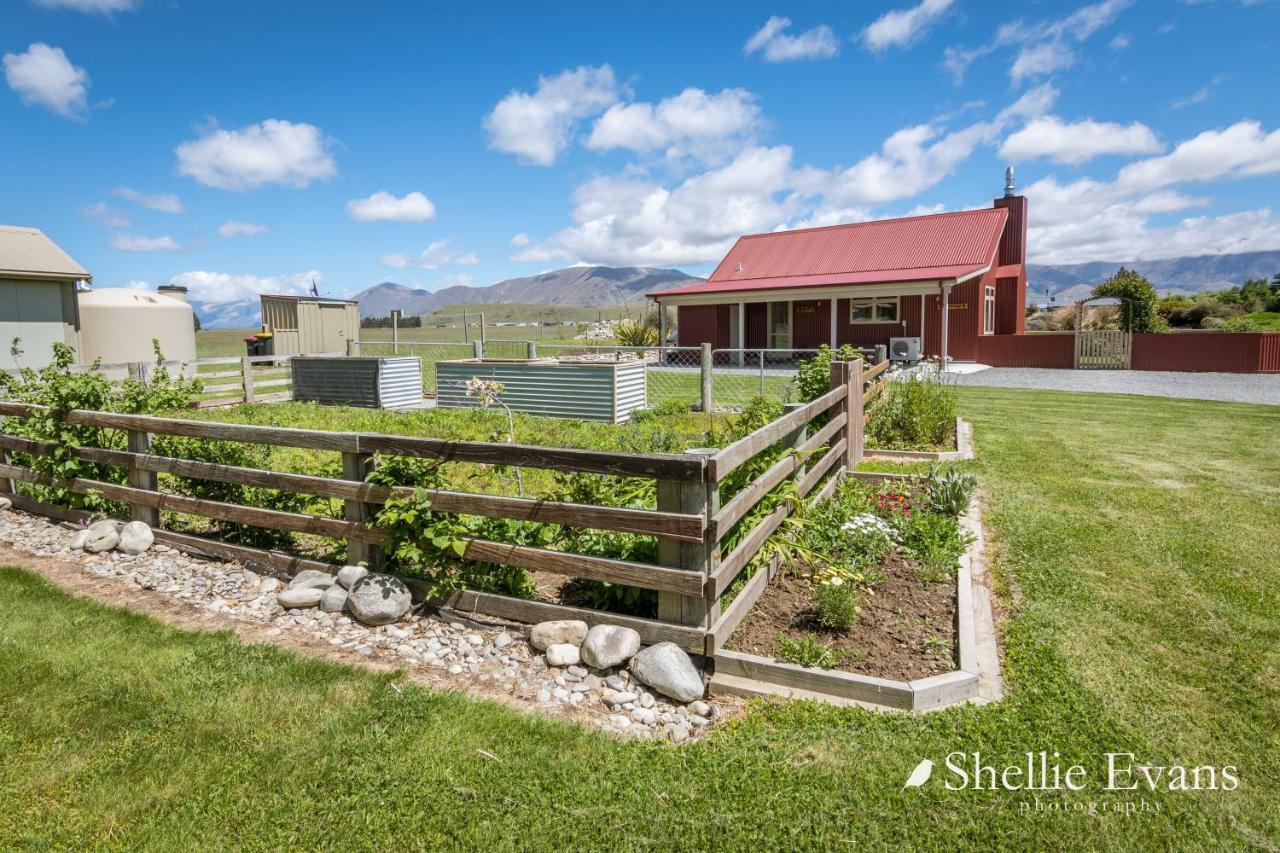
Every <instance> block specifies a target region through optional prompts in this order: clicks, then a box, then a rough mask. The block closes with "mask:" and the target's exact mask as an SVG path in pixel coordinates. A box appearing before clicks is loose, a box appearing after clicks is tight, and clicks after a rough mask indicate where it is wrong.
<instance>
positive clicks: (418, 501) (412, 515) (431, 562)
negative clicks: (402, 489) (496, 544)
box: [373, 489, 468, 595]
mask: <svg viewBox="0 0 1280 853" xmlns="http://www.w3.org/2000/svg"><path fill="white" fill-rule="evenodd" d="M373 523H374V526H376V527H378V528H380V529H381V530H382V531H383V534H384V539H383V542H384V545H383V550H384V553H385V554H386V558H387V567H388V568H389V569H390V570H391V571H393V572H395V573H397V574H402V575H406V576H410V577H416V578H421V579H422V580H425V581H426V582H427V584H428V594H429V595H435V594H439V593H444V592H448V591H450V590H454V589H460V588H462V585H463V582H462V573H461V565H460V558H461V557H462V556H463V555H464V554H465V553H466V552H467V542H466V535H467V532H468V531H467V529H466V527H465V526H464V525H463V524H462V522H461V521H459V519H458V517H457V515H456V514H454V513H445V512H437V511H435V510H434V509H432V507H431V498H430V496H429V495H428V494H427V493H426V491H425V490H423V489H415V490H414V494H413V495H412V496H405V497H393V498H392V499H390V500H388V501H387V503H386V504H385V505H384V506H383V508H382V510H381V511H379V512H378V514H377V515H376V516H375V517H374V520H373Z"/></svg>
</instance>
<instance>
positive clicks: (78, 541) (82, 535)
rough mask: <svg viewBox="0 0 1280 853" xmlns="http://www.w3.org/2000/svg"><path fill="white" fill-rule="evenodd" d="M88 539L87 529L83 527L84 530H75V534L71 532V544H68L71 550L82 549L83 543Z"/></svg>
mask: <svg viewBox="0 0 1280 853" xmlns="http://www.w3.org/2000/svg"><path fill="white" fill-rule="evenodd" d="M88 541H89V529H88V528H85V529H84V530H77V531H76V532H75V534H73V535H72V537H71V546H70V547H71V550H72V551H82V550H84V543H86V542H88Z"/></svg>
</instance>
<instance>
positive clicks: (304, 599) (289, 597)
mask: <svg viewBox="0 0 1280 853" xmlns="http://www.w3.org/2000/svg"><path fill="white" fill-rule="evenodd" d="M322 598H324V590H323V589H319V588H317V587H314V586H300V587H296V588H291V589H286V590H285V591H284V592H282V593H280V594H279V595H278V596H276V601H278V602H279V603H280V606H281V607H315V606H316V605H317V604H319V603H320V599H322Z"/></svg>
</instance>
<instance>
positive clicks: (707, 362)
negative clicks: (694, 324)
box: [698, 344, 715, 412]
mask: <svg viewBox="0 0 1280 853" xmlns="http://www.w3.org/2000/svg"><path fill="white" fill-rule="evenodd" d="M698 363H699V366H700V371H701V379H702V381H701V383H700V384H701V388H702V392H701V394H700V395H699V397H700V399H701V404H702V411H704V412H710V411H711V407H712V406H713V405H714V402H715V401H714V400H712V398H711V344H703V345H702V347H701V358H699V360H698Z"/></svg>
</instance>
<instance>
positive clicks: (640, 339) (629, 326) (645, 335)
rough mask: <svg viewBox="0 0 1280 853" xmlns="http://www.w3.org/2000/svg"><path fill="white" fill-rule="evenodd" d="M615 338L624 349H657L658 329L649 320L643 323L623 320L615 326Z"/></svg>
mask: <svg viewBox="0 0 1280 853" xmlns="http://www.w3.org/2000/svg"><path fill="white" fill-rule="evenodd" d="M613 337H614V339H615V340H616V341H617V342H618V343H619V344H620V345H622V346H624V347H656V346H657V345H658V327H657V326H656V325H655V324H654V323H652V322H650V321H647V320H646V321H644V322H641V323H637V322H636V321H635V320H623V321H621V322H619V323H616V324H615V325H614V327H613Z"/></svg>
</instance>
